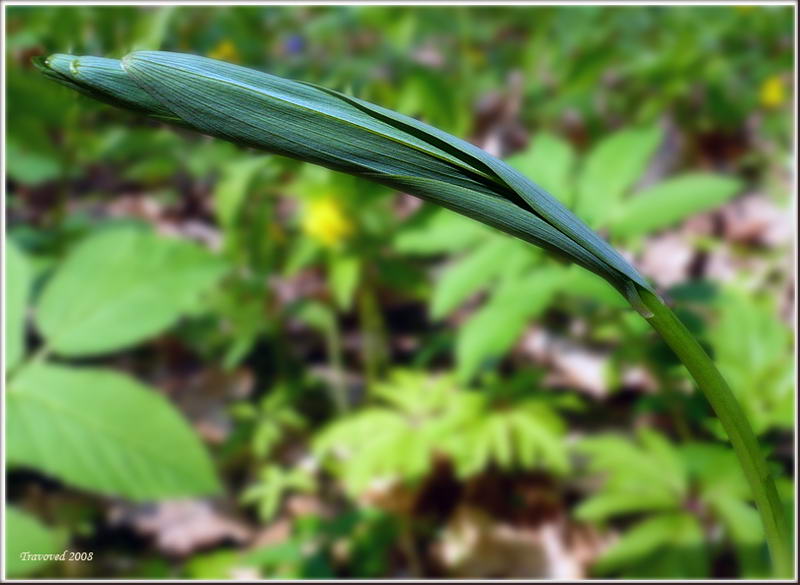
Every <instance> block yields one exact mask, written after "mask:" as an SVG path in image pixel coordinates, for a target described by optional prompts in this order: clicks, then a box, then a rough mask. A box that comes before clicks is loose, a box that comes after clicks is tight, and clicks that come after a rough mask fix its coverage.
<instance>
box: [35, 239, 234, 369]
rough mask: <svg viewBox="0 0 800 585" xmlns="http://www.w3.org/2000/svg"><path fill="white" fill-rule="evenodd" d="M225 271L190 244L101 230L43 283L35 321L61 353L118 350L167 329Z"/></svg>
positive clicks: (80, 245) (86, 240)
mask: <svg viewBox="0 0 800 585" xmlns="http://www.w3.org/2000/svg"><path fill="white" fill-rule="evenodd" d="M224 271H225V264H224V263H222V261H220V260H218V259H217V258H215V257H213V256H212V255H211V254H210V253H208V252H207V251H205V250H203V249H201V248H199V247H198V246H196V245H194V244H190V243H188V242H184V241H180V240H174V239H169V238H164V237H159V236H156V235H154V234H152V233H150V232H149V231H146V230H142V229H137V228H135V227H121V228H112V229H107V230H102V231H100V232H99V233H96V234H93V235H91V236H89V237H88V238H86V239H85V240H83V241H82V242H81V243H80V244H78V245H77V247H76V248H75V249H73V250H72V251H71V253H70V254H69V256H68V258H67V259H66V260H65V261H64V263H63V264H62V265H61V266H60V267H59V269H58V270H57V272H56V274H55V275H54V276H53V277H52V279H51V280H50V281H49V282H48V283H47V286H46V288H45V290H44V292H43V293H42V296H41V298H40V300H39V304H38V308H37V312H36V322H37V324H38V325H39V328H40V330H41V331H42V333H43V334H44V336H45V339H46V341H47V344H48V347H49V348H50V349H52V350H53V351H55V352H57V353H59V354H60V355H64V356H83V355H95V354H100V353H106V352H109V351H115V350H119V349H122V348H125V347H129V346H131V345H134V344H136V343H138V342H140V341H143V340H145V339H147V338H148V337H152V336H153V335H156V334H158V333H160V332H161V331H163V330H164V329H166V328H168V327H170V326H171V325H172V324H173V323H175V321H176V320H177V319H178V317H179V316H180V315H181V314H182V313H183V312H185V311H187V310H189V309H190V308H192V306H193V304H194V303H195V302H196V300H197V298H198V296H199V295H200V294H201V293H203V292H204V291H205V290H206V289H208V288H209V287H210V286H211V285H212V284H214V282H216V281H217V280H218V279H219V278H220V277H221V276H222V274H223V272H224Z"/></svg>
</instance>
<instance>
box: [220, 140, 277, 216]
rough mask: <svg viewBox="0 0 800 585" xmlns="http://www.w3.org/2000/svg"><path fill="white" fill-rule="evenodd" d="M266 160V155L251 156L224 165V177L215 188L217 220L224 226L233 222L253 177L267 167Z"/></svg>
mask: <svg viewBox="0 0 800 585" xmlns="http://www.w3.org/2000/svg"><path fill="white" fill-rule="evenodd" d="M266 160H267V159H265V158H264V157H259V156H256V157H253V156H249V157H247V158H243V159H241V160H236V161H234V162H231V163H228V164H226V165H225V166H224V167H223V174H222V177H221V178H220V180H219V181H218V182H217V185H216V187H215V189H214V208H215V211H216V214H217V221H219V223H220V224H221V225H222V226H223V227H224V228H229V227H230V226H231V225H232V224H233V222H234V220H235V219H236V215H237V214H238V213H239V210H240V209H241V206H242V204H243V202H244V201H245V198H246V197H247V193H248V189H249V188H250V186H251V185H252V183H253V179H254V178H255V177H256V175H257V174H258V171H259V170H261V169H263V168H264V167H265V164H266Z"/></svg>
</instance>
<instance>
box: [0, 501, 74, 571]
mask: <svg viewBox="0 0 800 585" xmlns="http://www.w3.org/2000/svg"><path fill="white" fill-rule="evenodd" d="M5 516H6V517H5V526H6V535H5V541H4V542H5V551H4V553H5V560H6V562H5V574H6V576H7V577H14V578H19V577H25V576H28V575H31V574H33V573H35V572H37V571H38V570H39V569H41V568H42V566H44V565H46V564H47V563H49V562H52V561H47V560H24V559H23V553H36V554H60V553H62V552H63V550H64V548H63V547H64V544H65V540H66V539H65V538H64V534H63V533H61V532H60V531H55V530H52V529H50V528H48V527H46V526H45V525H43V524H42V523H41V522H39V520H37V519H36V518H35V517H33V516H31V515H30V514H28V513H27V512H24V511H22V510H20V509H19V508H17V507H16V506H9V505H7V506H6V514H5Z"/></svg>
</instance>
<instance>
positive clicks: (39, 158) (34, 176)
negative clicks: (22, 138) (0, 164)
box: [6, 140, 61, 185]
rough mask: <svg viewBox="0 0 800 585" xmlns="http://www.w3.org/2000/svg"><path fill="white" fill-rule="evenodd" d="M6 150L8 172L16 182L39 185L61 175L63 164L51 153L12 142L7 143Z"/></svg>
mask: <svg viewBox="0 0 800 585" xmlns="http://www.w3.org/2000/svg"><path fill="white" fill-rule="evenodd" d="M6 149H7V150H6V163H7V165H8V166H7V168H6V172H7V173H8V176H9V177H10V178H12V179H14V180H15V181H19V182H20V183H24V184H26V185H38V184H40V183H44V182H46V181H52V180H53V179H56V178H58V177H59V176H60V175H61V164H60V163H59V161H58V159H57V158H55V157H54V156H52V155H51V154H50V153H47V152H40V151H37V150H34V149H32V148H31V147H30V146H27V147H26V146H22V145H20V144H19V143H18V142H17V141H12V140H9V141H7V142H6Z"/></svg>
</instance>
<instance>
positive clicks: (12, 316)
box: [3, 238, 31, 372]
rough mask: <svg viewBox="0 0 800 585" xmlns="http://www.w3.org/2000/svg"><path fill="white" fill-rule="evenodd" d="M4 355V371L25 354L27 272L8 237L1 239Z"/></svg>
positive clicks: (19, 251)
mask: <svg viewBox="0 0 800 585" xmlns="http://www.w3.org/2000/svg"><path fill="white" fill-rule="evenodd" d="M4 241H5V248H6V250H5V252H6V262H5V278H4V280H3V282H4V283H5V305H6V310H5V359H4V360H3V364H4V366H5V370H6V372H8V371H9V370H11V369H12V368H13V367H14V366H16V365H17V364H18V363H19V362H20V360H21V359H22V357H23V355H24V354H25V309H26V306H27V302H28V294H29V292H30V284H31V282H30V281H31V274H30V267H29V266H28V261H27V259H26V258H25V255H24V254H23V253H22V251H21V250H20V249H19V248H17V246H16V244H14V242H13V241H12V240H11V239H10V238H6V239H5V240H4Z"/></svg>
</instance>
